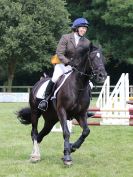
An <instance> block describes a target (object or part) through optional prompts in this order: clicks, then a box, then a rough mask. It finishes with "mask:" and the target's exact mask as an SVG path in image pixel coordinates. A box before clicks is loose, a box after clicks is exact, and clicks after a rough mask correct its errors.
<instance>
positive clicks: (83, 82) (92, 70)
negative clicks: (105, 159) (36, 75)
mask: <svg viewBox="0 0 133 177" xmlns="http://www.w3.org/2000/svg"><path fill="white" fill-rule="evenodd" d="M103 58H104V57H103V55H102V52H101V50H100V49H98V48H96V47H94V46H93V47H91V49H90V48H89V49H88V48H84V47H80V46H79V47H78V48H77V54H76V55H75V57H74V58H73V60H72V62H71V65H72V66H73V67H72V68H73V72H72V73H71V74H70V75H69V77H68V78H67V80H66V81H65V83H64V84H63V85H62V87H61V88H60V90H59V91H58V93H57V96H56V100H54V101H51V100H50V101H49V106H48V109H47V111H45V112H44V111H41V110H39V109H38V104H39V102H40V101H41V100H38V99H37V98H36V94H37V91H38V89H39V88H40V86H41V85H42V84H43V83H44V82H46V80H48V79H49V78H44V79H41V80H40V81H38V82H37V83H36V84H35V85H34V87H33V89H32V90H31V93H30V98H29V103H30V107H29V108H23V109H21V110H20V111H19V112H18V113H17V114H18V118H19V120H20V122H21V123H23V124H32V131H31V137H32V140H33V151H32V154H31V161H33V162H35V161H38V160H40V151H39V146H38V144H39V143H41V141H42V139H43V138H44V136H46V135H47V134H48V133H49V132H50V131H51V129H52V128H53V126H54V125H55V124H56V123H57V122H58V121H59V122H60V124H61V127H62V130H63V138H64V157H63V161H64V164H66V165H71V164H72V158H71V153H72V152H74V151H75V150H76V149H78V148H79V147H80V146H81V144H82V143H83V142H84V140H85V138H86V137H87V136H88V135H89V133H90V129H89V127H88V125H87V109H88V107H89V104H90V94H91V88H90V86H89V81H90V80H91V79H93V80H95V81H96V82H98V83H100V82H101V83H103V82H104V80H105V79H106V76H107V73H106V71H105V67H104V62H103ZM59 84H60V81H59V82H57V84H56V87H58V86H59ZM41 115H42V116H43V118H44V120H45V121H44V127H43V128H42V130H41V131H40V132H39V133H38V129H37V126H38V120H39V117H40V116H41ZM73 118H75V119H76V120H77V121H78V123H79V125H80V127H81V128H82V129H83V130H82V134H81V136H80V137H79V138H78V139H77V141H75V142H74V143H70V142H69V138H70V132H69V129H68V125H67V120H72V119H73Z"/></svg>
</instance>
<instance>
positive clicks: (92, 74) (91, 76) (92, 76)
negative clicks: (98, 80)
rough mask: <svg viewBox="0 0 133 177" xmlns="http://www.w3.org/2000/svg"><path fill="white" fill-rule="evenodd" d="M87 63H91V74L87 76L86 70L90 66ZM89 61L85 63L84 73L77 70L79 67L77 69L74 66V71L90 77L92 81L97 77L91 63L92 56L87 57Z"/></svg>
mask: <svg viewBox="0 0 133 177" xmlns="http://www.w3.org/2000/svg"><path fill="white" fill-rule="evenodd" d="M87 56H88V55H87ZM87 61H88V62H89V66H90V68H91V73H90V74H86V70H87V69H86V68H87V65H88V63H87ZM87 61H86V63H85V66H84V69H83V71H79V70H78V69H77V67H75V66H72V69H73V70H74V71H76V72H77V73H78V74H80V75H81V76H84V77H88V78H89V79H90V80H91V79H93V78H94V77H95V74H94V71H93V65H92V63H91V61H90V56H88V57H87Z"/></svg>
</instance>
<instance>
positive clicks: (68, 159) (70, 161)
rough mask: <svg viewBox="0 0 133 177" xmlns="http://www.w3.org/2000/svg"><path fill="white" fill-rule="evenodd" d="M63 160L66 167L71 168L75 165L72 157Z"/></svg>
mask: <svg viewBox="0 0 133 177" xmlns="http://www.w3.org/2000/svg"><path fill="white" fill-rule="evenodd" d="M61 160H62V161H63V163H64V165H65V166H71V165H72V164H73V162H72V159H71V157H70V156H65V157H62V158H61Z"/></svg>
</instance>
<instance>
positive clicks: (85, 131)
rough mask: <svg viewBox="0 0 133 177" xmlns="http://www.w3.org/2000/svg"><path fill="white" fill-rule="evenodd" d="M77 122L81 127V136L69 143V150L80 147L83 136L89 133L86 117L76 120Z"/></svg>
mask: <svg viewBox="0 0 133 177" xmlns="http://www.w3.org/2000/svg"><path fill="white" fill-rule="evenodd" d="M77 121H78V122H79V125H80V126H81V128H83V131H82V134H81V136H80V137H79V138H78V140H77V141H76V142H75V143H73V144H70V147H71V152H75V151H76V149H78V148H80V146H81V145H82V143H83V142H84V140H85V138H86V137H87V136H88V135H89V133H90V129H89V127H88V124H87V119H86V117H85V118H81V119H78V120H77Z"/></svg>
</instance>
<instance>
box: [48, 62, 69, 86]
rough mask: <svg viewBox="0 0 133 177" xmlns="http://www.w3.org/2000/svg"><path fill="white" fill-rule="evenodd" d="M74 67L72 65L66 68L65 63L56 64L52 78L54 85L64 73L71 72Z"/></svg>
mask: <svg viewBox="0 0 133 177" xmlns="http://www.w3.org/2000/svg"><path fill="white" fill-rule="evenodd" d="M71 70H72V67H71V66H70V65H67V66H65V65H64V64H63V63H60V64H56V65H55V67H54V72H53V76H52V79H51V80H52V81H53V82H54V83H56V82H57V80H58V78H59V77H60V76H61V75H63V74H64V73H66V72H68V71H71Z"/></svg>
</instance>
